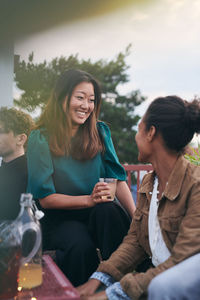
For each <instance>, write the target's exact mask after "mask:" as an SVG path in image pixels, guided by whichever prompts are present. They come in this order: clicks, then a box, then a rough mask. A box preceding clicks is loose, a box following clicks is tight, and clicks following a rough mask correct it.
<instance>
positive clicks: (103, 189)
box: [91, 182, 112, 203]
mask: <svg viewBox="0 0 200 300" xmlns="http://www.w3.org/2000/svg"><path fill="white" fill-rule="evenodd" d="M108 197H110V187H109V185H108V184H107V183H106V182H97V183H96V184H95V186H94V189H93V191H92V194H91V198H92V200H93V201H94V202H95V203H101V202H108V201H112V200H109V198H108Z"/></svg>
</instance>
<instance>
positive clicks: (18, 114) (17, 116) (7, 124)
mask: <svg viewBox="0 0 200 300" xmlns="http://www.w3.org/2000/svg"><path fill="white" fill-rule="evenodd" d="M0 123H1V125H2V126H3V129H4V132H5V133H8V132H10V131H12V132H13V133H14V135H18V134H22V133H25V134H26V135H27V137H28V136H29V134H30V132H31V130H32V128H33V126H34V121H33V119H32V118H31V116H30V115H29V114H27V113H25V112H23V111H21V110H17V109H15V108H14V107H12V108H8V107H5V106H4V107H1V108H0Z"/></svg>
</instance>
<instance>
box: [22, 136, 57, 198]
mask: <svg viewBox="0 0 200 300" xmlns="http://www.w3.org/2000/svg"><path fill="white" fill-rule="evenodd" d="M27 165H28V185H27V192H28V193H31V194H32V195H33V198H35V199H40V198H44V197H46V196H48V195H50V194H53V193H56V190H55V186H54V183H53V177H52V175H53V173H54V168H53V162H52V158H51V153H50V149H49V145H48V141H47V139H46V137H45V135H43V133H42V132H41V131H40V130H33V131H32V132H31V134H30V136H29V139H28V147H27Z"/></svg>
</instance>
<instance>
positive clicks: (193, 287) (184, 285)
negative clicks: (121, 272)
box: [148, 253, 200, 300]
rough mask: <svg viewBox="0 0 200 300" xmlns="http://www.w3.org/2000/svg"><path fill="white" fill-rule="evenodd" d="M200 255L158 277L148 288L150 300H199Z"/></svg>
mask: <svg viewBox="0 0 200 300" xmlns="http://www.w3.org/2000/svg"><path fill="white" fill-rule="evenodd" d="M199 299H200V253H199V254H196V255H194V256H192V257H190V258H188V259H186V260H184V261H182V262H181V263H179V264H177V265H176V266H174V267H172V268H170V269H168V270H167V271H164V272H163V273H161V274H159V275H158V276H156V277H155V278H154V279H153V280H152V281H151V283H150V285H149V288H148V300H199Z"/></svg>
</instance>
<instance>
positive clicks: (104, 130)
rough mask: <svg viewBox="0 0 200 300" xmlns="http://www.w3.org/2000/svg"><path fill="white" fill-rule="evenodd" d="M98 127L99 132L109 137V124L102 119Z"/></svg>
mask: <svg viewBox="0 0 200 300" xmlns="http://www.w3.org/2000/svg"><path fill="white" fill-rule="evenodd" d="M97 129H98V131H99V133H100V134H101V135H102V136H103V137H107V136H110V135H111V134H110V128H109V127H108V125H107V124H106V123H104V122H102V121H99V122H97Z"/></svg>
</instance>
